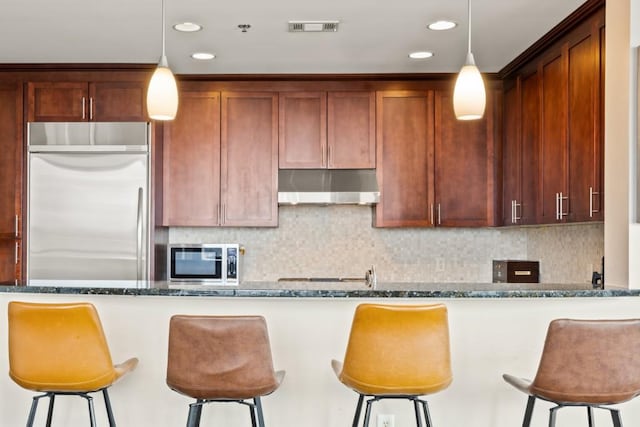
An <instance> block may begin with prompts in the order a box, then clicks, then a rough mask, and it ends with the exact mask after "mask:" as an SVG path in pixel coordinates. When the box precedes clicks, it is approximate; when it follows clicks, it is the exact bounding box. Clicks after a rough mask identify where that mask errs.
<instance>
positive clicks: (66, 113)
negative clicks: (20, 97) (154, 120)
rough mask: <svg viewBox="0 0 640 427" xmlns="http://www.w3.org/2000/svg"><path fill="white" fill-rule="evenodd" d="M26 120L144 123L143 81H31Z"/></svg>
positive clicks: (144, 91) (145, 117) (144, 88)
mask: <svg viewBox="0 0 640 427" xmlns="http://www.w3.org/2000/svg"><path fill="white" fill-rule="evenodd" d="M27 87H28V89H27V90H28V94H27V99H28V114H27V117H28V121H30V122H82V121H147V112H146V100H145V97H146V86H145V83H144V82H141V81H140V82H138V81H135V82H127V81H116V82H107V81H105V82H30V83H28V85H27Z"/></svg>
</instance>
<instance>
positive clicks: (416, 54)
mask: <svg viewBox="0 0 640 427" xmlns="http://www.w3.org/2000/svg"><path fill="white" fill-rule="evenodd" d="M432 56H433V52H429V51H421V52H411V53H410V54H409V58H411V59H427V58H431V57H432Z"/></svg>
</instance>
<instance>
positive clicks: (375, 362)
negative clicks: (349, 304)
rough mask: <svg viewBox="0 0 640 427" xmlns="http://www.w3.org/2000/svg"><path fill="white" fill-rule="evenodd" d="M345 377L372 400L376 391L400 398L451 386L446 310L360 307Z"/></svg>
mask: <svg viewBox="0 0 640 427" xmlns="http://www.w3.org/2000/svg"><path fill="white" fill-rule="evenodd" d="M341 375H342V377H343V378H344V379H345V381H343V382H345V383H347V384H349V383H351V384H358V385H360V388H361V389H363V391H366V392H367V393H371V394H375V392H376V386H382V387H383V388H385V389H389V388H393V389H395V390H398V393H400V394H405V393H406V394H413V393H415V394H424V393H428V392H430V391H436V390H439V389H442V388H444V387H446V386H447V385H448V384H449V383H450V382H451V380H452V373H451V361H450V349H449V325H448V320H447V308H446V306H445V305H444V304H429V305H384V304H360V305H359V306H358V307H357V308H356V311H355V314H354V318H353V323H352V326H351V333H350V336H349V342H348V344H347V349H346V353H345V358H344V366H343V370H342V374H341ZM365 388H366V389H367V390H364V389H365Z"/></svg>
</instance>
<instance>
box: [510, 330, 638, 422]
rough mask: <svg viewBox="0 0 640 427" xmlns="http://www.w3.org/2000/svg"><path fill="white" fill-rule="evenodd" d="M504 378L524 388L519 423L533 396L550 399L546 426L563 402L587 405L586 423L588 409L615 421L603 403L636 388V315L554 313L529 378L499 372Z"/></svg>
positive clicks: (626, 397)
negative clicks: (599, 410) (605, 316)
mask: <svg viewBox="0 0 640 427" xmlns="http://www.w3.org/2000/svg"><path fill="white" fill-rule="evenodd" d="M503 378H504V380H505V381H506V382H507V383H509V384H511V385H512V386H514V387H515V388H516V389H518V390H520V391H522V392H523V393H525V394H527V395H528V396H529V397H528V400H527V407H526V409H525V415H524V421H523V423H522V425H523V427H528V426H529V425H530V424H531V417H532V414H533V408H534V404H535V400H536V399H541V400H546V401H549V402H553V403H555V404H556V406H554V407H552V408H551V409H550V413H549V427H553V426H554V425H555V419H556V412H557V410H558V409H560V408H562V407H566V406H583V407H586V408H587V420H588V423H589V427H593V425H594V419H593V409H594V408H602V409H606V410H608V411H610V412H611V418H612V421H613V425H614V426H615V427H621V426H622V421H621V419H620V412H619V410H617V409H615V408H607V407H606V406H609V405H615V404H618V403H622V402H626V401H628V400H631V399H633V398H634V397H636V396H638V395H639V394H640V319H623V320H573V319H556V320H553V321H552V322H551V323H550V324H549V328H548V330H547V337H546V340H545V344H544V349H543V350H542V357H541V359H540V364H539V365H538V371H537V373H536V376H535V379H534V380H533V381H529V380H527V379H524V378H519V377H515V376H513V375H509V374H504V375H503Z"/></svg>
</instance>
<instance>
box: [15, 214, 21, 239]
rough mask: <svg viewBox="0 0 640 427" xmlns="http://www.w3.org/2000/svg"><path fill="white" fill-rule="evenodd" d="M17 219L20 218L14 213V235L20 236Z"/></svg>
mask: <svg viewBox="0 0 640 427" xmlns="http://www.w3.org/2000/svg"><path fill="white" fill-rule="evenodd" d="M19 219H20V218H19V217H18V215H17V214H16V215H15V236H16V237H20V230H19V227H18V221H19Z"/></svg>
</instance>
